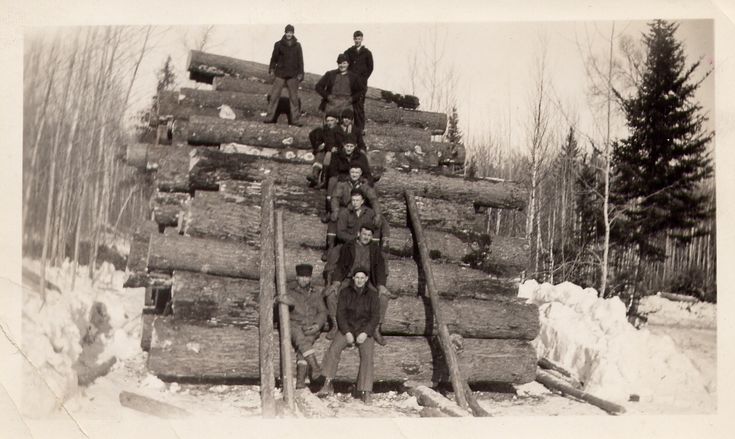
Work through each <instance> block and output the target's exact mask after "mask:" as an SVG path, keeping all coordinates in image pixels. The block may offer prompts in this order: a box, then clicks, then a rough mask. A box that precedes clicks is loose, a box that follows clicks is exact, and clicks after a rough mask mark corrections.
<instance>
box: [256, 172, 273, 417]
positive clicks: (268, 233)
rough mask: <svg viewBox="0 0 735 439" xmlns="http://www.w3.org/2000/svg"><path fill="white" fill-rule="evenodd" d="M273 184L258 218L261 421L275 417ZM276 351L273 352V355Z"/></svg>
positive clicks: (267, 184)
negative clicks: (262, 418) (263, 418)
mask: <svg viewBox="0 0 735 439" xmlns="http://www.w3.org/2000/svg"><path fill="white" fill-rule="evenodd" d="M274 208H275V207H274V205H273V180H272V179H270V178H266V179H265V181H264V182H263V200H262V204H261V218H260V260H259V262H260V264H259V265H260V267H259V279H260V281H259V283H260V293H259V294H258V314H259V321H258V332H259V335H260V336H259V338H258V354H259V355H258V358H259V359H260V361H259V364H260V402H261V408H262V413H263V417H273V416H275V415H276V402H275V388H276V383H275V379H276V378H275V366H274V352H273V351H274V349H273V340H274V337H273V299H274V297H275V289H276V286H275V280H276V279H275V275H276V273H275V271H276V269H275V249H274V247H275V240H274V236H273V226H274V224H273V211H274ZM277 350H278V349H277V348H276V351H277Z"/></svg>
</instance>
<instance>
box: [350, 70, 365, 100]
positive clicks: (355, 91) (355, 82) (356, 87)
mask: <svg viewBox="0 0 735 439" xmlns="http://www.w3.org/2000/svg"><path fill="white" fill-rule="evenodd" d="M350 74H351V75H352V76H351V78H350V82H351V85H350V88H351V89H352V103H353V104H355V103H357V101H359V100H360V97H361V96H362V94H363V93H364V92H365V86H364V84H363V83H362V80H361V79H360V78H358V77H357V75H355V74H354V73H350Z"/></svg>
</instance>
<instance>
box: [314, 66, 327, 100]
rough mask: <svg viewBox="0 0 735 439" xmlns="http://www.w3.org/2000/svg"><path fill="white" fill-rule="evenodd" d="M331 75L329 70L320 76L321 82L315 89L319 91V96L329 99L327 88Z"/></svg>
mask: <svg viewBox="0 0 735 439" xmlns="http://www.w3.org/2000/svg"><path fill="white" fill-rule="evenodd" d="M329 76H330V74H329V72H327V73H325V74H324V75H323V76H322V77H321V78H319V82H317V83H316V85H315V86H314V90H315V91H316V92H317V93H319V96H321V97H322V99H327V96H329V91H328V90H327V88H328V85H329Z"/></svg>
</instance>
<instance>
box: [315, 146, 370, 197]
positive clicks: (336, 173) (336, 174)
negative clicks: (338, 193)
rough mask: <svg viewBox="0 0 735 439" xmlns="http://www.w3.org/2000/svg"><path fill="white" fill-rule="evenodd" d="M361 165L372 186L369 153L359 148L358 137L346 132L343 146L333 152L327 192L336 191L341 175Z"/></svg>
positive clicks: (327, 176)
mask: <svg viewBox="0 0 735 439" xmlns="http://www.w3.org/2000/svg"><path fill="white" fill-rule="evenodd" d="M353 166H359V167H360V169H362V176H363V177H365V178H366V179H367V181H368V184H369V185H370V186H372V185H373V183H374V181H373V174H372V172H370V164H369V163H368V159H367V155H366V154H365V153H364V152H363V151H360V150H359V149H357V137H356V136H355V135H354V134H345V135H344V136H343V138H342V148H339V149H338V150H337V152H336V153H335V154H332V158H331V161H330V163H329V166H328V167H327V175H326V176H325V177H326V180H327V194H331V193H332V192H333V191H334V187H335V185H336V184H337V181H338V179H339V178H340V177H342V178H343V179H344V178H346V177H347V176H348V175H349V172H350V168H351V167H353Z"/></svg>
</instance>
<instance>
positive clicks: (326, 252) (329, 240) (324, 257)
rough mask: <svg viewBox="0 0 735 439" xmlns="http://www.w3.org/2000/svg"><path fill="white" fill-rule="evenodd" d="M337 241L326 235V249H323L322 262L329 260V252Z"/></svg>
mask: <svg viewBox="0 0 735 439" xmlns="http://www.w3.org/2000/svg"><path fill="white" fill-rule="evenodd" d="M336 240H337V237H336V236H334V235H327V248H326V249H324V252H322V262H327V259H329V252H330V250H332V248H334V244H335V241H336Z"/></svg>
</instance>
